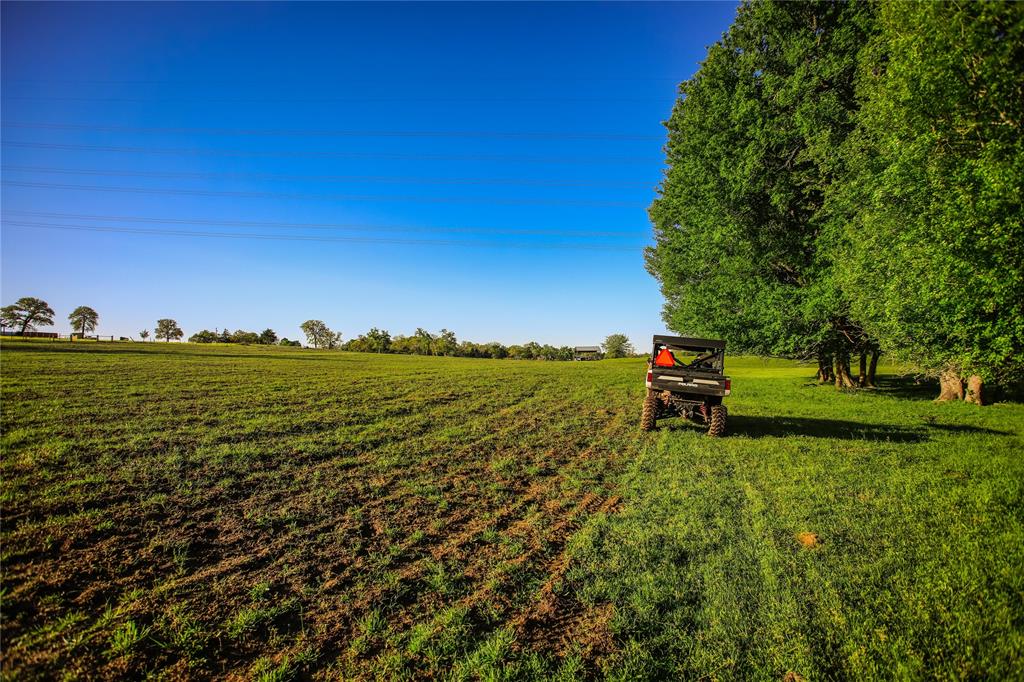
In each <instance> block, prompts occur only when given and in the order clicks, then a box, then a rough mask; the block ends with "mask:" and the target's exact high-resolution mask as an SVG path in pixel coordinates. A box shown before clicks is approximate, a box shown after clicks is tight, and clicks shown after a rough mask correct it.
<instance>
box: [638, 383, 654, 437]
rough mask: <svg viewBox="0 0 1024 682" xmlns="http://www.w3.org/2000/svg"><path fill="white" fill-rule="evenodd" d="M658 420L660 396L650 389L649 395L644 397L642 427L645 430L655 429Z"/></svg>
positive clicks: (641, 414) (641, 417) (641, 415)
mask: <svg viewBox="0 0 1024 682" xmlns="http://www.w3.org/2000/svg"><path fill="white" fill-rule="evenodd" d="M657 422H658V396H657V394H655V392H654V391H652V390H650V389H648V390H647V397H646V398H644V409H643V412H641V413H640V428H641V429H643V430H644V431H653V430H654V426H655V424H657Z"/></svg>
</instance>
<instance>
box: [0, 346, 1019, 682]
mask: <svg viewBox="0 0 1024 682" xmlns="http://www.w3.org/2000/svg"><path fill="white" fill-rule="evenodd" d="M0 362H2V375H3V376H2V381H3V384H2V405H0V409H2V412H0V416H2V425H3V460H2V470H0V471H2V475H3V484H2V501H3V502H2V504H3V529H2V552H3V554H2V571H3V572H2V592H0V594H2V605H0V615H2V626H3V633H2V635H3V664H2V665H3V674H4V676H5V677H6V678H9V679H26V678H27V679H32V678H39V679H52V678H61V677H66V678H76V677H78V678H86V679H95V678H112V677H131V678H140V677H144V676H151V677H153V678H157V679H161V678H162V679H183V678H207V677H211V676H214V677H222V678H237V679H262V680H281V679H290V678H306V677H316V678H330V679H339V678H341V679H353V678H355V679H372V678H380V679H396V678H408V679H413V678H424V677H432V678H439V679H478V678H479V679H524V678H531V677H532V678H538V679H539V678H544V679H551V678H557V679H577V678H592V677H609V678H613V679H622V680H630V679H691V678H698V677H699V678H705V679H765V680H783V679H788V680H797V679H806V680H817V679H873V678H944V679H945V678H972V679H982V678H987V679H1006V678H1022V677H1024V669H1022V667H1021V663H1020V661H1022V660H1024V568H1022V567H1024V459H1022V452H1024V450H1022V447H1021V445H1022V435H1024V406H1022V405H1020V404H1014V403H1000V404H995V405H992V406H990V407H985V408H977V407H974V406H970V405H964V404H934V403H932V402H931V400H930V398H931V397H932V395H933V393H932V388H931V387H928V386H923V387H920V386H915V385H914V384H913V383H912V382H910V381H909V380H902V379H899V378H897V377H894V376H892V375H883V377H882V380H883V381H882V387H881V388H879V389H878V390H874V391H864V392H860V393H837V392H836V391H835V390H834V389H833V388H831V387H821V386H817V385H814V384H813V383H812V382H811V377H812V374H813V369H812V368H810V367H801V366H798V365H796V364H794V363H789V362H782V361H769V362H765V361H761V360H756V359H736V358H732V359H730V360H728V361H727V369H728V371H729V373H730V374H731V376H732V377H733V395H732V396H731V398H729V399H728V401H727V404H728V405H729V408H730V435H729V437H728V438H725V439H719V440H715V439H709V438H706V437H705V436H704V435H703V433H702V431H701V430H699V429H698V428H697V427H695V426H692V425H690V424H688V423H686V422H682V421H679V420H670V421H666V422H664V423H663V425H662V427H661V428H660V430H659V431H657V432H654V433H652V434H642V433H641V432H640V431H639V429H638V428H637V422H638V417H639V410H640V403H641V399H642V395H643V392H644V386H643V371H644V364H643V361H642V360H621V361H602V362H595V363H545V362H533V361H509V360H502V361H490V360H473V359H456V358H420V357H412V356H375V355H365V354H352V353H341V352H316V351H309V350H299V349H278V348H262V347H231V346H218V345H202V346H200V345H189V344H180V345H179V344H155V343H150V344H129V343H113V344H104V343H94V344H84V343H81V344H69V343H52V342H29V341H4V342H3V345H2V351H0Z"/></svg>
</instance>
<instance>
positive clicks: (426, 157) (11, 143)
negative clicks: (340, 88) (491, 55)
mask: <svg viewBox="0 0 1024 682" xmlns="http://www.w3.org/2000/svg"><path fill="white" fill-rule="evenodd" d="M3 145H4V146H7V147H22V148H26V149H55V150H62V151H91V152H118V153H127V154H177V155H185V156H192V155H196V156H204V155H209V156H281V157H313V158H337V159H388V160H411V161H498V162H502V163H556V164H562V163H565V164H594V163H608V164H616V163H636V164H645V165H649V164H651V163H657V156H656V155H652V156H590V157H587V156H580V157H564V156H515V155H511V156H506V155H500V154H499V155H489V154H404V153H387V152H334V151H326V152H325V151H305V150H300V151H291V150H250V149H209V148H191V149H189V148H167V147H120V146H108V145H91V144H63V143H53V142H25V141H21V140H3Z"/></svg>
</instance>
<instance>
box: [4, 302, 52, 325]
mask: <svg viewBox="0 0 1024 682" xmlns="http://www.w3.org/2000/svg"><path fill="white" fill-rule="evenodd" d="M53 315H54V312H53V309H52V308H50V306H49V305H48V304H47V303H46V301H44V300H42V299H39V298H33V297H32V296H25V297H24V298H19V299H18V300H17V301H16V302H15V303H13V304H12V305H7V306H4V307H3V308H0V324H3V326H5V327H16V328H18V330H19V332H18V333H19V334H24V333H25V332H26V331H30V330H33V329H35V328H36V327H37V326H40V325H42V326H46V325H51V324H53Z"/></svg>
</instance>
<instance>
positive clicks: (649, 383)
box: [647, 370, 654, 388]
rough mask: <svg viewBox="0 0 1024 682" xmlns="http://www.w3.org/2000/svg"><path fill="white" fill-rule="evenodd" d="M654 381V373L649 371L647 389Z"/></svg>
mask: <svg viewBox="0 0 1024 682" xmlns="http://www.w3.org/2000/svg"><path fill="white" fill-rule="evenodd" d="M652 381H654V372H652V371H651V370H647V388H650V387H651V382H652Z"/></svg>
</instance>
